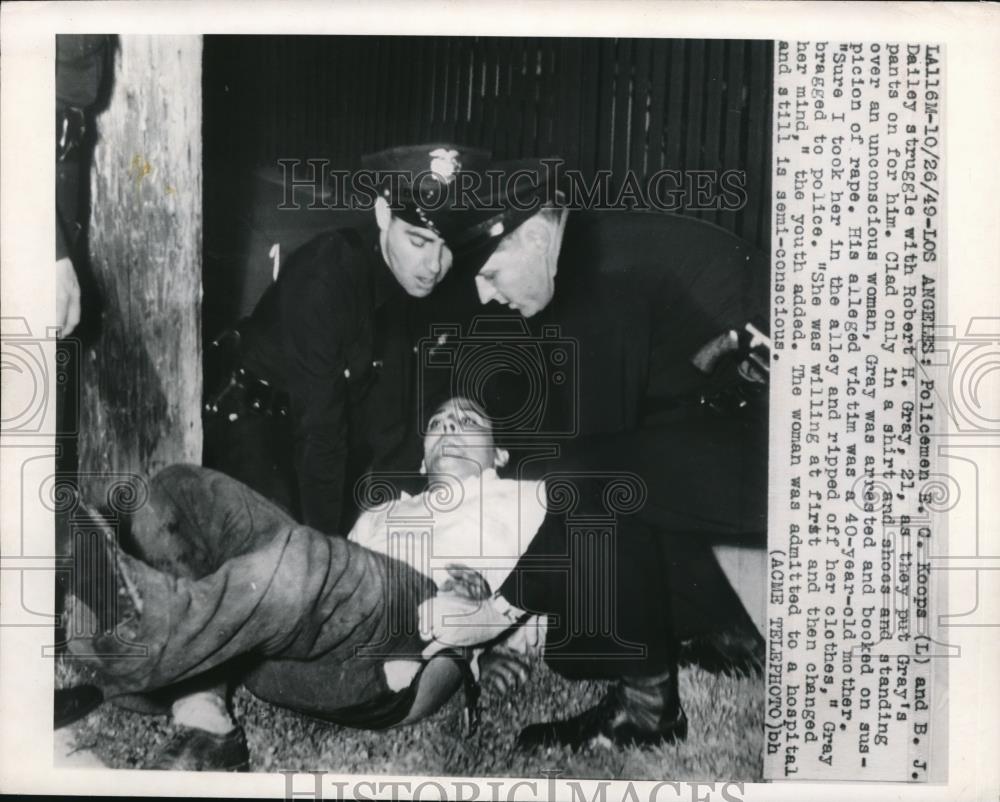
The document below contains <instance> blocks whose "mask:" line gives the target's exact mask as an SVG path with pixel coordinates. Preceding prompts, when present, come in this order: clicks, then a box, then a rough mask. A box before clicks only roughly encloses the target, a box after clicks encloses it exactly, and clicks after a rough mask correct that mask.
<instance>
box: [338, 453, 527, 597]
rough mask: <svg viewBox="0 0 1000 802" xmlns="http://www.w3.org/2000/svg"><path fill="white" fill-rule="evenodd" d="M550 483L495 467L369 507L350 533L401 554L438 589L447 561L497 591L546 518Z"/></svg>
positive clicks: (365, 542)
mask: <svg viewBox="0 0 1000 802" xmlns="http://www.w3.org/2000/svg"><path fill="white" fill-rule="evenodd" d="M545 513H546V508H545V483H544V482H540V481H533V480H523V479H501V478H500V477H498V476H497V473H496V471H495V470H493V469H492V468H490V469H488V470H485V471H483V472H482V475H481V476H477V477H471V478H469V479H466V480H464V481H462V482H459V481H458V480H454V479H453V480H449V481H447V482H444V481H438V482H432V483H431V485H430V486H429V487H428V488H427V490H425V491H424V492H422V493H420V494H418V495H416V496H410V495H408V494H406V493H403V495H402V497H401V498H399V499H395V500H393V501H391V502H389V503H388V504H385V505H381V506H379V507H376V508H375V509H372V510H367V511H365V512H363V513H362V514H361V517H360V518H358V522H357V523H356V524H355V525H354V528H353V529H352V530H351V533H350V534H349V535H348V538H349V539H350V540H353V541H355V542H357V543H359V544H361V545H362V546H366V547H367V548H369V549H371V550H372V551H378V552H382V553H383V554H387V555H389V556H390V557H395V558H396V559H398V560H401V561H402V562H405V563H407V564H409V565H411V566H412V567H413V568H415V569H416V570H417V571H420V572H421V573H422V574H424V575H425V576H428V577H430V578H431V579H432V580H433V581H434V582H435V584H437V585H438V587H440V586H441V585H442V584H443V582H444V581H445V580H446V579H447V578H448V574H447V571H446V570H445V568H446V566H448V565H461V566H465V567H467V568H471V569H472V570H474V571H476V572H478V573H479V574H481V575H482V576H483V577H484V578H485V579H486V581H487V582H489V584H490V588H491V589H492V590H493V592H496V591H497V590H499V588H500V586H501V585H502V584H503V582H504V580H505V579H507V577H508V576H510V573H511V571H513V569H514V566H515V565H517V561H518V559H519V558H520V556H521V555H522V554H524V552H525V550H526V549H527V548H528V546H529V544H530V543H531V541H532V539H533V538H534V537H535V535H536V534H537V533H538V530H539V528H540V527H541V525H542V521H543V520H544V518H545Z"/></svg>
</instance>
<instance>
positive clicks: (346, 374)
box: [344, 368, 351, 379]
mask: <svg viewBox="0 0 1000 802" xmlns="http://www.w3.org/2000/svg"><path fill="white" fill-rule="evenodd" d="M344 378H345V379H349V378H351V369H350V368H344Z"/></svg>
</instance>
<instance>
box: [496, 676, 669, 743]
mask: <svg viewBox="0 0 1000 802" xmlns="http://www.w3.org/2000/svg"><path fill="white" fill-rule="evenodd" d="M687 730H688V722H687V716H686V715H685V714H684V711H683V710H682V709H681V707H680V704H679V703H678V702H677V695H676V673H675V674H674V677H673V678H672V682H670V683H669V684H667V685H666V686H665V685H664V684H661V683H657V684H647V683H640V682H636V681H634V680H629V679H624V680H621V681H619V682H618V684H617V685H615V687H614V688H612V689H611V690H610V691H609V692H608V693H607V694H606V695H605V697H604V698H603V699H602V700H601V701H600V702H599V703H598V704H596V705H595V706H594V707H591V708H590V709H588V710H584V711H583V712H582V713H580V714H578V715H576V716H573V717H572V718H568V719H565V720H563V721H547V722H544V723H541V724H532V725H530V726H528V727H525V728H524V729H523V730H521V733H520V735H518V737H517V744H516V748H517V749H520V750H522V751H527V750H531V749H537V748H540V747H550V746H568V747H570V748H571V749H573V750H577V749H581V748H583V747H585V746H589V745H601V746H609V747H610V746H617V747H624V746H640V747H641V746H655V745H659V744H665V743H674V742H675V741H683V740H684V739H685V738H687Z"/></svg>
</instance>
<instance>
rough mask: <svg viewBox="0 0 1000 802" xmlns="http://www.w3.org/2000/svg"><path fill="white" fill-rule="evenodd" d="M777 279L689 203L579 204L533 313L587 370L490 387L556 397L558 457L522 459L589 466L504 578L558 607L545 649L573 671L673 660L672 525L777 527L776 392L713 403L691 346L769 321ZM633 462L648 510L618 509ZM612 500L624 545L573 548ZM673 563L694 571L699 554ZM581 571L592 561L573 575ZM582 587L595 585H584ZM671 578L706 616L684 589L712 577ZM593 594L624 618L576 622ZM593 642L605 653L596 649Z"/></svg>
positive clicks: (741, 533) (684, 534)
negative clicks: (607, 626)
mask: <svg viewBox="0 0 1000 802" xmlns="http://www.w3.org/2000/svg"><path fill="white" fill-rule="evenodd" d="M768 279H769V271H768V269H767V262H766V259H765V258H764V257H763V255H761V254H760V253H759V252H757V251H756V250H755V249H753V248H752V247H750V246H749V245H747V244H746V243H744V242H742V241H741V240H739V239H738V238H736V237H734V236H733V235H732V234H730V233H728V232H726V231H724V230H722V229H719V228H717V227H715V226H712V225H709V224H706V223H701V222H699V221H697V220H693V219H691V218H685V217H680V216H674V215H664V214H646V213H640V212H575V211H571V212H570V213H569V217H568V220H567V224H566V229H565V233H564V237H563V241H562V245H561V249H560V255H559V263H558V273H557V275H556V288H555V296H554V298H553V301H552V302H551V303H550V305H549V306H548V307H547V308H546V309H545V310H543V311H542V312H541V313H539V314H538V315H536V316H534V317H532V318H531V319H529V320H528V321H526V323H527V327H528V331H529V336H530V337H531V338H533V339H534V341H535V342H536V343H539V344H540V345H539V349H538V351H539V353H540V354H541V355H542V358H543V359H544V358H545V355H546V354H547V353H548V352H549V351H551V349H552V347H553V346H552V345H550V344H548V343H552V342H554V341H562V342H563V343H565V347H567V348H568V349H570V351H571V352H575V369H574V368H571V369H570V370H569V373H572V374H574V375H572V376H571V377H570V378H569V380H564V381H561V382H552V381H549V382H547V383H546V384H545V385H544V386H545V391H544V393H542V394H538V393H536V394H535V396H534V397H533V399H534V400H531V399H529V398H528V396H526V395H525V393H524V392H523V388H522V392H521V394H520V395H519V394H518V392H517V391H516V390H512V389H511V388H512V385H514V384H516V381H515V379H516V376H512V375H511V376H509V377H508V378H509V379H510V380H509V381H502V380H498V381H497V382H496V387H495V388H493V389H492V390H491V391H490V393H488V394H487V406H488V407H490V406H491V405H497V404H499V405H501V406H502V407H504V406H505V407H506V411H507V413H508V414H509V412H510V410H511V409H516V408H517V407H518V406H519V405H523V404H525V403H542V404H544V405H545V406H546V409H545V421H546V422H545V425H544V427H543V428H542V430H540V432H539V437H538V438H536V439H537V443H538V445H539V446H542V447H544V446H555V447H556V448H557V449H558V452H557V454H556V456H554V457H553V458H551V459H541V460H532V461H528V462H522V463H521V465H520V466H518V467H517V468H515V470H519V471H520V472H521V473H522V474H524V475H529V476H531V475H534V474H537V473H538V472H547V471H555V472H556V473H563V474H566V473H571V474H572V473H576V474H577V477H576V478H575V479H574V481H575V482H576V484H577V486H578V491H579V502H578V503H577V505H576V507H575V509H567V508H566V505H565V504H564V503H563V500H562V499H560V500H551V499H550V501H553V503H551V504H550V509H559V510H560V513H559V514H558V515H552V516H550V518H549V519H548V520H547V522H546V526H545V527H543V531H542V532H540V533H539V536H538V537H536V538H535V540H534V541H533V543H532V546H531V548H530V549H529V550H528V553H527V554H526V556H525V558H524V559H522V561H521V564H520V569H521V570H519V571H518V572H516V573H515V574H514V575H512V577H511V578H510V579H508V581H507V583H506V584H505V586H504V587H503V588H502V593H503V595H504V596H505V597H506V598H507V599H509V600H510V601H511V602H512V603H514V604H516V605H518V606H521V607H522V608H524V609H530V610H535V611H547V612H556V613H557V618H556V619H555V620H556V621H558V622H559V623H557V624H556V626H555V629H554V630H553V633H552V634H551V635H550V638H549V647H548V649H547V657H548V659H549V662H550V665H552V666H553V667H555V668H557V670H560V671H562V673H566V674H569V675H582V674H586V672H587V671H589V670H590V669H589V668H587V666H594V665H597V666H598V667H599V669H600V670H598V671H597V673H598V674H603V673H607V672H614V671H619V672H621V673H627V672H638V673H641V672H643V671H646V670H655V669H656V668H658V666H662V665H663V661H664V660H665V659H667V658H666V657H665V656H664V655H665V654H667V653H669V651H670V648H671V645H670V642H669V638H668V637H667V635H666V633H667V630H668V629H669V627H670V626H672V625H671V624H669V623H667V622H666V620H665V618H666V617H668V616H669V615H670V613H669V612H668V611H667V610H666V609H664V607H663V606H662V605H661V602H662V600H663V599H664V598H665V594H664V589H665V588H666V587H669V586H670V585H671V583H670V581H669V580H668V578H667V576H666V575H665V574H666V572H667V571H668V569H667V567H666V564H665V563H664V562H661V558H660V554H659V552H660V550H661V548H662V547H663V544H664V543H666V542H668V540H667V539H665V538H670V537H672V536H677V537H678V538H680V540H678V541H673V544H672V545H671V546H669V547H668V548H666V549H665V551H672V550H676V549H675V546H676V545H677V543H678V542H680V543H683V542H684V540H685V539H690V538H692V537H694V538H695V539H696V542H697V539H698V538H702V537H703V536H705V535H713V536H737V537H741V538H745V537H746V536H747V534H748V533H749V534H752V535H753V536H755V537H756V536H762V535H763V533H764V532H765V531H766V521H765V513H766V498H767V497H766V465H767V462H766V440H767V426H766V423H767V420H766V396H765V397H764V398H763V399H762V400H761V402H760V403H758V404H756V405H753V406H755V408H754V409H749V410H746V411H744V412H742V413H740V414H738V415H737V414H734V415H709V414H707V413H706V412H705V410H704V409H703V408H702V407H701V406H700V405H699V403H698V400H699V396H700V394H702V393H704V392H707V391H713V390H714V389H716V388H715V387H714V386H713V383H715V382H718V381H719V377H718V376H713V377H708V376H706V375H705V374H703V373H701V372H700V371H698V370H697V369H696V368H695V367H694V366H693V365H692V364H691V361H690V360H691V357H692V356H694V354H695V353H696V352H697V351H698V350H699V349H700V348H701V347H702V346H703V345H705V344H706V343H707V342H708V341H709V340H711V339H713V338H714V337H716V336H717V335H719V334H721V333H723V332H725V331H726V330H728V329H730V328H740V327H742V325H743V324H744V323H745V322H747V321H748V320H751V319H756V320H757V321H758V323H759V324H760V325H762V326H764V328H766V323H764V320H766V316H767V303H768V295H767V290H768ZM481 310H482V311H487V310H486V309H485V308H481ZM545 370H546V371H548V372H551V371H552V366H551V365H550V364H548V363H546V368H545ZM622 472H625V473H628V474H631V475H633V476H636V477H638V478H639V481H640V482H641V483H642V485H643V486H644V488H645V490H644V492H645V503H644V504H643V505H642V506H641V511H640V513H639V514H637V515H629V514H627V513H626V512H624V511H623V510H626V509H628V507H629V504H628V503H621V504H618V505H617V506H618V507H619V509H618V510H617V511H614V510H609V507H608V505H609V501H610V500H611V499H613V497H614V496H613V494H611V495H609V493H608V489H609V483H610V482H611V477H613V476H614V474H616V473H622ZM584 473H586V474H589V476H586V477H584V476H583V475H582V474H584ZM602 477H603V478H602ZM551 489H552V488H550V491H551ZM611 506H612V507H614V506H615V505H614V503H612V504H611ZM609 511H610V512H611V518H612V519H613V520H614V522H615V526H617V528H618V533H619V535H618V539H617V541H616V545H615V550H616V555H615V557H614V559H613V560H612V561H610V562H609V561H608V559H607V557H606V556H604V555H602V554H596V553H595V554H591V555H590V556H589V557H588V556H587V555H586V554H583V553H581V554H578V555H577V556H572V555H573V551H574V549H576V548H577V546H578V545H579V543H581V542H582V541H581V540H580V539H579V538H578V537H577V536H576V535H573V534H572V533H573V532H574V531H576V532H582V531H584V530H586V529H587V527H591V526H592V525H591V524H589V523H588V519H589V520H590V521H593V520H594V519H595V516H596V518H597V519H600V518H601V517H602V516H604V518H605V520H607V516H608V513H609ZM574 521H576V522H579V523H580V524H581V525H582V526H583V529H580V528H579V527H577V526H576V525H575V523H574ZM588 536H589V535H588ZM701 542H704V541H701ZM701 549H702V550H701V551H699V552H698V555H697V561H696V562H697V565H698V566H699V567H698V570H699V571H701V570H704V572H705V574H706V576H708V575H711V578H712V581H713V582H715V581H716V580H718V579H719V578H720V577H718V576H717V575H713V574H712V571H713V570H716V571H717V568H715V569H713V566H714V560H711V552H710V551H707V550H706V549H707V547H705V546H702V547H701ZM553 560H554V562H553ZM588 565H589V566H591V567H590V568H588ZM553 566H554V567H553ZM601 566H604V568H605V569H606V570H609V571H613V572H614V574H615V576H614V577H608V578H606V581H607V582H609V583H610V584H609V585H603V586H602V585H600V584H599V583H597V582H595V579H594V576H595V574H593V570H594V567H596V568H597V569H598V570H601ZM677 568H678V572H679V573H681V574H682V575H683V574H684V572H685V571H689V570H692V563H691V562H690V561H689V562H686V563H685V564H679V565H678V566H677ZM579 571H584V572H585V573H584V574H581V575H579V576H578V577H577V578H576V579H574V578H573V576H574V572H577V573H579ZM588 571H589V572H588ZM721 581H722V582H723V583H724V582H725V580H724V579H722V580H721ZM567 582H568V583H569V584H568V585H567ZM675 584H676V583H675ZM574 586H575V587H576V588H578V590H576V591H573V590H572V588H573V587H574ZM601 587H603V588H604V591H603V592H607V589H608V588H610V587H617V588H618V590H617V593H618V598H617V601H616V602H612V604H613V605H614V607H613V609H612V610H610V611H609V610H608V608H607V605H608V603H609V602H608V601H607V597H606V596H605V597H602V599H595V598H590V597H594V596H597V595H599V594H600V593H601V592H602V590H601ZM580 588H584V589H587V590H588V591H589V593H584V594H583V595H580V590H579V589H580ZM672 589H673V591H674V599H673V600H672V604H674V606H675V608H676V607H679V606H680V607H683V609H680V610H678V609H675V610H674V611H673V615H674V616H675V617H680V618H682V619H691V621H695V620H697V619H699V618H705V619H707V618H709V617H710V616H707V615H705V616H703V615H702V614H703V612H704V611H703V610H702V609H698V608H697V607H696V606H694V604H688V602H689V601H692V599H678V594H682V593H685V592H687V591H690V592H691V594H692V597H693V602H695V603H698V602H699V600H698V598H697V597H698V596H703V595H705V591H708V588H707V587H702V588H701V589H699V588H697V587H691V588H686V589H682V588H677V587H674V588H672ZM708 595H709V597H710V600H709V601H708V602H707V603H708V604H709V605H713V606H714V608H715V609H714V610H711V611H710V612H712V613H714V614H717V620H722V621H725V620H727V619H728V618H729V617H730V614H731V612H732V609H733V605H734V604H735V605H736V606H737V607H738V604H739V603H738V602H737V601H735V597H734V596H733V595H732V591H731V589H729V588H728V587H723V588H721V589H718V591H716V590H713V591H709V593H708ZM588 598H589V601H588ZM573 599H575V601H573ZM588 603H589V604H591V606H592V605H593V604H598V606H600V607H601V609H600V610H597V609H595V610H593V611H592V612H593V613H597V614H598V615H602V614H603V615H604V616H605V617H607V616H608V614H609V612H610V619H609V620H614V621H616V622H617V623H616V624H615V629H614V632H606V633H604V636H599V637H596V638H594V637H591V636H590V635H588V636H586V637H581V636H580V635H579V633H576V634H574V633H573V631H572V627H571V626H570V624H569V622H570V621H572V620H573V619H581V617H584V618H585V617H586V616H587V615H588V613H587V611H586V609H569V608H567V607H566V605H567V604H571V605H572V604H582V605H583V606H584V608H586V607H587V605H588ZM594 620H597V619H594ZM687 633H688V634H690V629H688V630H687ZM628 643H631V644H633V645H634V644H637V643H638V644H642V645H643V646H644V654H645V657H644V658H643V659H641V660H638V661H636V660H631V661H630V660H629V659H628V655H629V654H632V652H631V651H630V649H629V647H628V646H627V645H624V644H628ZM665 650H666V651H665ZM581 655H582V657H581ZM588 655H590V656H591V657H593V656H596V655H600V658H599V659H598V660H597V661H596V662H595V661H594V660H593V659H590V658H588V657H587V656H588ZM615 666H617V668H615Z"/></svg>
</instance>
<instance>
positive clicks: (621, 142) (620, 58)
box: [610, 39, 633, 191]
mask: <svg viewBox="0 0 1000 802" xmlns="http://www.w3.org/2000/svg"><path fill="white" fill-rule="evenodd" d="M615 50H616V53H615V59H614V64H613V65H611V71H612V73H613V74H614V76H615V111H614V123H613V125H614V129H613V133H612V144H611V163H610V167H611V170H612V171H613V173H614V176H613V178H612V185H613V186H614V188H615V190H616V191H617V190H618V188H619V187H621V185H622V182H623V180H624V178H625V171H626V170H627V169H628V156H629V133H630V132H629V125H630V123H631V121H632V119H631V108H630V106H631V98H632V90H633V76H632V51H633V48H632V40H631V39H619V40H618V41H617V47H616V48H615Z"/></svg>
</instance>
